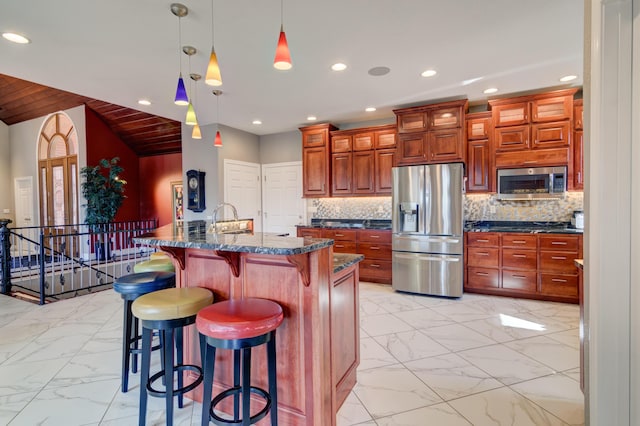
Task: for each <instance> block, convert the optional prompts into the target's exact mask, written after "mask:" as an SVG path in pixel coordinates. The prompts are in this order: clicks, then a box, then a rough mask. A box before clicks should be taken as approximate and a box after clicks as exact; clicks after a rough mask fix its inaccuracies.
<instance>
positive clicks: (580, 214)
mask: <svg viewBox="0 0 640 426" xmlns="http://www.w3.org/2000/svg"><path fill="white" fill-rule="evenodd" d="M571 224H572V225H573V226H574V227H575V228H576V229H584V211H583V210H574V211H573V215H571Z"/></svg>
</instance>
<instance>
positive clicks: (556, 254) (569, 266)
mask: <svg viewBox="0 0 640 426" xmlns="http://www.w3.org/2000/svg"><path fill="white" fill-rule="evenodd" d="M578 257H579V256H578V252H577V251H576V252H571V251H568V252H567V251H541V252H540V270H541V271H556V272H565V273H570V274H575V273H577V272H578V271H577V269H576V265H575V263H574V259H577V258H578Z"/></svg>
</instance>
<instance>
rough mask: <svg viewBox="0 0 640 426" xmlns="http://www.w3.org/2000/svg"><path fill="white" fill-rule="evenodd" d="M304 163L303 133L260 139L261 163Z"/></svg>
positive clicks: (297, 132) (292, 132) (280, 134)
mask: <svg viewBox="0 0 640 426" xmlns="http://www.w3.org/2000/svg"><path fill="white" fill-rule="evenodd" d="M290 161H302V133H300V131H299V130H294V131H291V132H285V133H274V134H272V135H265V136H261V137H260V163H261V164H273V163H287V162H290Z"/></svg>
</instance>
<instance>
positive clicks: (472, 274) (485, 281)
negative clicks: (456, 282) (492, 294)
mask: <svg viewBox="0 0 640 426" xmlns="http://www.w3.org/2000/svg"><path fill="white" fill-rule="evenodd" d="M467 287H474V288H499V287H500V272H499V271H498V270H497V269H492V268H478V267H474V266H469V267H468V268H467Z"/></svg>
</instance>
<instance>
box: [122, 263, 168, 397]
mask: <svg viewBox="0 0 640 426" xmlns="http://www.w3.org/2000/svg"><path fill="white" fill-rule="evenodd" d="M175 285H176V274H175V273H173V272H144V273H138V274H129V275H125V276H122V277H120V278H118V279H117V280H116V281H115V282H114V283H113V289H114V290H115V291H116V293H120V296H121V297H122V299H123V300H124V317H123V322H122V375H121V378H120V381H121V390H122V392H123V393H124V392H127V390H128V388H129V365H130V364H129V362H130V360H131V358H133V362H132V363H131V372H132V373H137V371H138V354H139V353H140V349H138V340H140V335H139V334H138V320H137V319H136V318H134V317H133V314H132V313H131V304H132V303H133V301H134V300H136V299H137V298H138V297H140V296H142V295H144V294H147V293H151V292H152V291H157V290H163V289H165V288H170V287H175ZM158 348H159V346H157V347H155V349H158Z"/></svg>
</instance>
